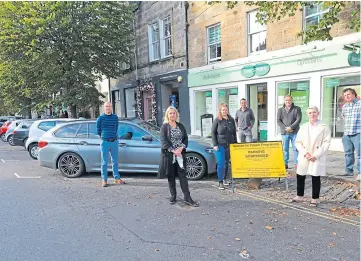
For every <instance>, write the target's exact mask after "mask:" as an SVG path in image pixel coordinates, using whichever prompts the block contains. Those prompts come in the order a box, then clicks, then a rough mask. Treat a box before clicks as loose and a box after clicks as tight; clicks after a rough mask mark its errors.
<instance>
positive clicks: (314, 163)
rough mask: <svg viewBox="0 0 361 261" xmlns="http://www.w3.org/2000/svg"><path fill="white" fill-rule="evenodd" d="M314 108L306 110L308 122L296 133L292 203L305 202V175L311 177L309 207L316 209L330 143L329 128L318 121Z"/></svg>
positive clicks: (316, 109)
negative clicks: (295, 171)
mask: <svg viewBox="0 0 361 261" xmlns="http://www.w3.org/2000/svg"><path fill="white" fill-rule="evenodd" d="M318 115H319V111H318V108H317V107H316V106H312V107H309V108H308V109H307V116H308V118H309V122H307V123H305V124H303V125H302V126H301V128H300V130H299V131H298V134H297V138H296V147H297V149H298V151H299V154H298V166H297V196H296V197H295V198H294V199H293V200H292V201H293V202H302V201H305V198H304V190H305V179H306V175H311V176H312V200H311V203H310V206H312V207H316V206H317V204H318V199H319V197H320V190H321V176H326V152H327V150H328V148H329V147H330V143H331V131H330V128H329V127H328V126H327V125H326V124H325V123H323V122H321V121H320V120H319V119H318Z"/></svg>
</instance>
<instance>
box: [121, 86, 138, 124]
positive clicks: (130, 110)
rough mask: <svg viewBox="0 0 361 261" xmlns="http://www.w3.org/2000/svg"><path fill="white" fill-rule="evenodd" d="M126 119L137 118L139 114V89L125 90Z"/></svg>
mask: <svg viewBox="0 0 361 261" xmlns="http://www.w3.org/2000/svg"><path fill="white" fill-rule="evenodd" d="M124 92H125V109H126V117H127V118H133V117H136V112H137V88H131V89H125V90H124Z"/></svg>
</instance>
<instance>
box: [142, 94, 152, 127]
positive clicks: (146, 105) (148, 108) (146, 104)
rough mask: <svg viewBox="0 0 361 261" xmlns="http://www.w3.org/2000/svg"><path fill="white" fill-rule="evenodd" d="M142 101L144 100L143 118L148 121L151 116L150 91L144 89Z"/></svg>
mask: <svg viewBox="0 0 361 261" xmlns="http://www.w3.org/2000/svg"><path fill="white" fill-rule="evenodd" d="M143 101H144V120H146V121H148V120H150V119H151V118H152V101H153V98H152V92H151V91H144V92H143Z"/></svg>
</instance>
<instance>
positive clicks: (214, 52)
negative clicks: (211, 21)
mask: <svg viewBox="0 0 361 261" xmlns="http://www.w3.org/2000/svg"><path fill="white" fill-rule="evenodd" d="M207 45H208V48H207V49H208V55H207V57H208V63H213V62H218V61H221V58H222V53H221V50H222V48H221V25H220V24H216V25H213V26H210V27H208V28H207Z"/></svg>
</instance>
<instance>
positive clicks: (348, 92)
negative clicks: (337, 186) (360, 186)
mask: <svg viewBox="0 0 361 261" xmlns="http://www.w3.org/2000/svg"><path fill="white" fill-rule="evenodd" d="M343 96H344V98H345V102H346V103H345V104H344V105H343V106H342V117H343V118H344V123H345V126H344V134H343V137H342V144H343V149H344V151H345V159H346V174H345V175H346V176H352V175H354V171H353V167H354V163H355V155H354V154H355V151H356V157H357V158H356V160H357V161H356V167H357V176H356V179H357V180H360V132H361V101H360V99H359V97H357V94H356V91H355V90H354V89H351V88H346V89H344V90H343Z"/></svg>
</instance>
